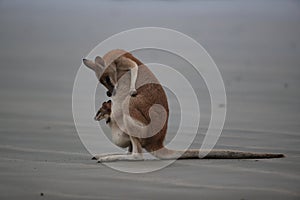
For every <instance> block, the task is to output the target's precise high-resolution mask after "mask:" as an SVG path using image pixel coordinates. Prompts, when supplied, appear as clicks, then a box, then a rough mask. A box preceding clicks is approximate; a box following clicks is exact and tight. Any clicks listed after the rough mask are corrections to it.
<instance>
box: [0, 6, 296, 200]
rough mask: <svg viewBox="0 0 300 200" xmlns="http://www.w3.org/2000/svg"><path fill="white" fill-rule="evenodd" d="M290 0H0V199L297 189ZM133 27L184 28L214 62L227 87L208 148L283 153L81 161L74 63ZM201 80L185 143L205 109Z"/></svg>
mask: <svg viewBox="0 0 300 200" xmlns="http://www.w3.org/2000/svg"><path fill="white" fill-rule="evenodd" d="M299 11H300V4H299V2H297V1H199V2H198V1H174V2H173V1H147V2H146V1H94V0H88V1H71V0H66V1H57V0H55V1H47V2H44V1H38V0H36V1H33V0H30V1H21V0H13V1H9V0H2V1H0V25H1V26H0V27H1V28H0V60H1V73H0V91H1V98H0V105H1V107H0V199H41V198H45V199H184V198H185V199H191V198H194V199H273V200H274V199H299V198H300V193H299V188H300V187H299V186H300V176H299V175H300V174H299V169H300V157H299V153H300V151H299V144H300V133H299V130H300V123H299V122H300V101H299V99H300V93H299V86H300V56H299V55H300V37H299V35H300V26H299V24H300V23H299V21H300V12H299ZM142 26H161V27H167V28H172V29H175V30H178V31H181V32H183V33H186V34H188V35H190V36H191V37H193V38H195V39H196V40H197V41H198V42H200V43H201V44H202V45H203V46H204V47H205V48H206V49H207V50H208V52H209V53H210V54H211V56H212V57H213V58H214V60H215V61H216V63H217V65H218V66H219V68H220V71H221V73H222V75H223V78H224V81H225V86H226V90H227V97H228V113H227V118H226V123H225V128H224V131H223V133H222V136H221V138H220V140H219V141H218V143H217V146H216V148H225V149H236V150H249V151H263V152H280V153H284V154H286V156H287V157H286V158H283V159H272V160H259V161H256V160H181V161H176V162H175V163H173V164H172V165H170V166H168V167H167V168H165V169H162V170H160V171H157V172H153V173H147V174H127V173H121V172H118V171H114V170H112V169H110V168H108V167H106V166H104V165H102V164H96V163H95V162H94V161H91V160H90V158H91V155H90V154H89V153H88V152H87V151H86V150H85V148H84V146H83V145H82V143H81V141H80V140H79V137H78V135H77V133H76V130H75V127H74V123H73V118H72V107H71V100H72V99H71V98H72V87H73V81H74V78H75V75H76V71H77V69H78V67H79V66H80V64H81V58H82V57H84V56H85V55H86V54H87V53H88V52H89V51H90V50H91V49H92V48H93V47H94V46H95V45H96V44H97V43H98V42H100V41H102V40H104V39H106V38H107V37H109V36H110V35H112V34H115V33H118V32H120V31H123V30H127V29H129V28H135V27H142ZM150 55H155V56H157V57H156V58H155V59H156V60H157V61H159V55H156V54H155V53H151V54H150ZM144 57H145V58H142V60H144V59H145V60H147V54H146V56H144ZM148 59H149V60H148V61H152V62H153V59H152V60H151V57H150V58H149V57H148ZM91 78H94V77H91ZM201 84H202V83H200V82H199V94H201V95H200V96H203V99H202V100H201V102H200V104H201V105H200V106H201V108H203V109H202V113H201V117H202V118H201V119H202V124H201V130H200V132H199V134H198V136H197V138H196V139H195V141H194V143H193V145H192V146H193V147H195V148H197V147H200V145H201V141H202V140H201V139H202V138H203V132H204V131H205V128H206V127H207V123H208V119H209V109H208V107H209V106H210V105H209V102H208V100H207V99H208V98H207V97H208V96H207V94H205V91H204V90H203V86H201ZM201 91H203V92H201ZM187 101H188V97H187ZM172 102H173V99H170V104H172V105H173V107H174V109H173V111H172V112H173V118H172V120H171V122H170V130H176V127H177V125H176V124H177V123H176V122H177V121H178V118H176V102H175V103H172ZM172 105H171V108H173V107H172ZM174 113H175V114H174ZM93 114H94V113H91V120H92V117H93V116H92V115H93ZM170 132H172V131H170ZM170 138H172V133H170V135H169V136H168V140H170ZM99 142H101V141H99Z"/></svg>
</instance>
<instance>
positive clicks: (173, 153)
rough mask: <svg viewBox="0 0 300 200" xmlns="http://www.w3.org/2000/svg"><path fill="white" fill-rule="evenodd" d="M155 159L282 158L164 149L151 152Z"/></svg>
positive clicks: (278, 155) (265, 155) (268, 154)
mask: <svg viewBox="0 0 300 200" xmlns="http://www.w3.org/2000/svg"><path fill="white" fill-rule="evenodd" d="M151 153H152V154H153V155H154V156H155V157H157V158H159V159H162V160H166V159H269V158H283V157H285V156H284V154H281V153H254V152H243V151H233V150H212V151H205V150H204V151H201V152H200V151H199V150H198V149H189V150H186V151H180V150H179V151H178V150H171V149H167V148H165V147H163V148H161V149H159V150H157V151H154V152H151Z"/></svg>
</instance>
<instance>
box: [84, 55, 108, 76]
mask: <svg viewBox="0 0 300 200" xmlns="http://www.w3.org/2000/svg"><path fill="white" fill-rule="evenodd" d="M82 61H83V63H84V65H85V66H87V67H88V68H90V69H92V70H93V71H94V72H95V73H96V76H97V78H98V79H99V78H100V76H101V74H102V71H103V68H104V67H103V66H101V65H100V64H98V63H95V62H93V61H91V60H88V59H85V58H84V59H83V60H82Z"/></svg>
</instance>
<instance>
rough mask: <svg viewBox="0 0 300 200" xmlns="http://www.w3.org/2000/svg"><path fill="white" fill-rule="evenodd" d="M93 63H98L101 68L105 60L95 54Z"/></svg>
mask: <svg viewBox="0 0 300 200" xmlns="http://www.w3.org/2000/svg"><path fill="white" fill-rule="evenodd" d="M95 63H96V64H98V65H100V66H101V67H102V68H104V67H105V61H104V60H103V58H101V57H100V56H96V58H95Z"/></svg>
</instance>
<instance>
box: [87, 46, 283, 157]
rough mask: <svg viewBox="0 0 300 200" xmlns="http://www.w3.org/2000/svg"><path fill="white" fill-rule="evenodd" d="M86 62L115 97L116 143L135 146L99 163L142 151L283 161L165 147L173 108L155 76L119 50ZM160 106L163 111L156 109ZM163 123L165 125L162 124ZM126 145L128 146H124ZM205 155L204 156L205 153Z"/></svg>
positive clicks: (168, 154)
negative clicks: (169, 105)
mask: <svg viewBox="0 0 300 200" xmlns="http://www.w3.org/2000/svg"><path fill="white" fill-rule="evenodd" d="M83 63H84V64H85V65H86V66H87V67H88V68H90V69H92V70H93V71H94V72H95V73H96V77H97V78H98V80H99V82H100V83H101V84H102V85H103V86H104V87H105V88H107V90H108V91H107V96H109V97H111V98H112V107H111V114H110V120H111V122H112V123H116V124H117V126H116V127H114V129H112V135H115V136H113V137H116V138H115V140H113V142H114V143H115V144H116V145H118V146H120V147H122V146H126V145H127V144H129V143H131V144H132V153H131V154H126V155H124V154H118V155H100V156H99V155H96V156H95V157H96V158H97V159H98V162H111V161H118V160H143V154H142V149H145V150H146V151H147V152H149V153H151V154H152V155H154V156H155V157H157V158H158V159H199V158H205V159H260V158H281V157H284V155H283V154H272V153H271V154H270V153H251V152H240V151H231V150H212V151H209V152H208V151H207V152H204V151H201V152H200V151H199V150H198V149H189V150H186V151H183V150H172V149H168V148H166V147H165V146H164V140H165V136H166V134H167V126H168V117H169V107H168V100H167V96H166V94H165V92H164V89H163V87H162V86H161V84H160V83H159V81H158V80H157V79H156V77H155V76H154V74H153V73H152V72H151V71H150V70H149V69H148V67H147V66H145V65H144V64H143V63H142V62H141V61H139V60H138V59H137V58H135V57H134V56H133V55H132V54H130V53H129V52H126V51H124V50H120V49H116V50H112V51H110V52H108V53H107V54H105V55H104V56H103V58H101V57H100V56H97V57H96V58H95V61H92V60H87V59H83ZM155 105H159V106H158V108H159V109H152V108H153V107H154V106H155ZM161 123H162V124H161ZM157 127H158V128H157ZM124 144H126V145H124ZM200 153H201V155H205V156H204V157H203V156H202V157H201V156H200ZM203 153H204V154H203Z"/></svg>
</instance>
